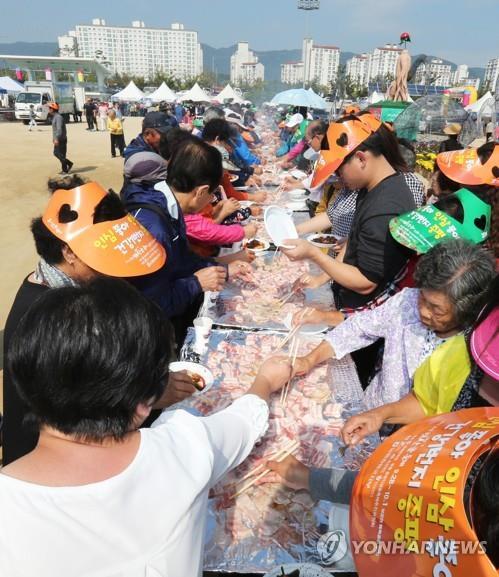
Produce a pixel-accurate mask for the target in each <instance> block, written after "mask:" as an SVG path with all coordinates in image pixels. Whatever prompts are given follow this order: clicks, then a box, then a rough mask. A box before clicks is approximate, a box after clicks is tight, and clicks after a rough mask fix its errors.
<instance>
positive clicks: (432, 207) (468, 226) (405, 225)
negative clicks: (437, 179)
mask: <svg viewBox="0 0 499 577" xmlns="http://www.w3.org/2000/svg"><path fill="white" fill-rule="evenodd" d="M490 213H491V209H490V205H489V204H487V203H486V202H483V200H481V199H480V198H478V196H476V195H475V194H473V193H472V192H470V191H469V190H468V189H467V188H461V189H459V190H458V191H457V192H455V193H454V194H451V195H449V196H446V197H444V198H443V199H441V200H439V201H438V202H437V203H436V204H428V205H426V206H422V207H421V208H418V209H416V210H412V211H411V212H407V213H405V214H401V215H400V216H396V217H395V218H392V220H391V221H390V232H391V234H392V236H393V238H394V239H395V240H396V241H397V242H399V243H400V244H402V245H404V246H406V247H408V248H410V249H412V250H415V251H416V252H417V253H418V254H424V253H426V252H428V251H429V250H430V249H431V248H433V247H434V246H436V245H437V244H438V243H439V242H441V241H443V240H447V239H453V238H462V239H464V240H469V241H470V242H472V243H474V244H479V243H481V242H483V241H484V240H485V239H486V238H487V237H488V235H489V232H490Z"/></svg>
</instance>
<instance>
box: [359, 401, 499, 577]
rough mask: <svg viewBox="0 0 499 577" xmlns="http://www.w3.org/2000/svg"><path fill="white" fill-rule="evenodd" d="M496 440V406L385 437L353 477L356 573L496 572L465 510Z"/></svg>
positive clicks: (440, 576) (439, 576)
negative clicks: (471, 484)
mask: <svg viewBox="0 0 499 577" xmlns="http://www.w3.org/2000/svg"><path fill="white" fill-rule="evenodd" d="M498 437H499V408H496V407H494V408H476V409H465V410H462V411H458V412H455V413H448V414H445V415H439V416H436V417H430V418H428V419H423V420H421V421H419V422H417V423H413V424H411V425H407V426H405V427H403V428H402V429H401V430H399V431H397V432H396V433H394V434H393V435H391V436H390V437H389V438H387V439H386V440H385V441H384V442H383V443H382V444H381V445H380V446H379V447H378V448H377V449H376V451H375V452H374V453H373V454H372V455H371V457H370V458H369V459H368V460H367V461H366V463H365V464H364V466H363V467H362V470H361V472H360V474H359V476H358V477H357V480H356V483H355V487H354V491H353V497H352V505H351V510H350V537H351V545H352V552H353V554H354V558H355V565H356V567H357V571H358V573H359V575H360V576H361V577H363V576H366V577H367V576H369V577H372V576H373V575H382V576H383V577H402V576H403V577H405V576H409V575H421V576H424V577H426V576H430V577H431V576H433V577H451V576H452V577H456V576H463V577H464V576H466V577H468V576H470V575H473V577H477V576H487V577H488V576H492V575H494V576H496V575H497V571H496V569H495V568H494V566H493V564H492V563H491V561H490V560H489V558H488V557H487V555H486V554H485V552H486V548H487V545H486V543H479V541H478V537H477V535H476V533H475V532H474V530H473V528H472V526H471V523H470V522H469V520H468V517H467V515H466V506H465V503H464V500H463V499H464V491H465V486H466V481H467V478H468V474H469V472H470V470H471V468H472V467H473V465H474V463H475V462H476V461H477V459H478V458H479V457H480V456H481V455H482V454H484V453H485V452H487V451H489V450H490V449H491V448H492V447H493V445H494V443H495V441H496V440H497V438H498Z"/></svg>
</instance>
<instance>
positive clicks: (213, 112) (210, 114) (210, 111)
mask: <svg viewBox="0 0 499 577" xmlns="http://www.w3.org/2000/svg"><path fill="white" fill-rule="evenodd" d="M214 118H225V112H224V111H223V110H222V108H220V107H219V106H210V107H209V108H207V109H206V111H205V113H204V114H203V122H204V123H205V124H206V123H207V122H209V121H210V120H213V119H214Z"/></svg>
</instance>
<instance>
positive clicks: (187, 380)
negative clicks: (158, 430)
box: [153, 371, 196, 409]
mask: <svg viewBox="0 0 499 577" xmlns="http://www.w3.org/2000/svg"><path fill="white" fill-rule="evenodd" d="M195 392H196V387H195V386H194V385H193V384H192V379H191V377H190V375H189V374H188V372H187V371H178V372H176V373H169V375H168V384H167V385H166V388H165V390H164V392H163V394H162V395H161V397H160V398H159V399H158V400H157V401H156V402H155V403H154V406H153V408H154V409H164V408H165V407H170V406H171V405H174V404H175V403H179V402H180V401H183V400H184V399H186V398H187V397H190V396H191V395H192V394H193V393H195Z"/></svg>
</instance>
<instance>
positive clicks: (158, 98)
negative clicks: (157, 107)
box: [147, 82, 177, 102]
mask: <svg viewBox="0 0 499 577" xmlns="http://www.w3.org/2000/svg"><path fill="white" fill-rule="evenodd" d="M147 98H150V99H151V100H152V101H153V102H174V101H175V100H176V99H177V96H176V94H175V92H173V90H172V89H171V88H170V87H169V86H167V84H166V82H163V83H162V84H161V86H160V87H159V88H156V90H155V91H154V92H151V94H148V95H147Z"/></svg>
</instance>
